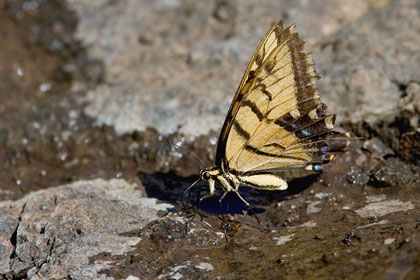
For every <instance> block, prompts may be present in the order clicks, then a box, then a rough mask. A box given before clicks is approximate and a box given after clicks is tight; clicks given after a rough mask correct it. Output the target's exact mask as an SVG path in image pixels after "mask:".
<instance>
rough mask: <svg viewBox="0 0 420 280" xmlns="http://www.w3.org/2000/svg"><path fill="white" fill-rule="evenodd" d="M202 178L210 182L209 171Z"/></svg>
mask: <svg viewBox="0 0 420 280" xmlns="http://www.w3.org/2000/svg"><path fill="white" fill-rule="evenodd" d="M202 178H203V179H204V180H206V181H208V180H210V173H208V172H207V171H206V172H204V173H203V176H202Z"/></svg>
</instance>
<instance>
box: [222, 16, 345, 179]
mask: <svg viewBox="0 0 420 280" xmlns="http://www.w3.org/2000/svg"><path fill="white" fill-rule="evenodd" d="M293 27H294V26H290V27H288V28H283V23H282V21H279V22H277V23H276V24H274V25H273V26H272V28H271V29H270V30H269V31H268V32H267V34H266V35H265V36H264V38H263V40H262V41H261V43H260V45H259V46H258V48H257V50H256V52H255V54H254V56H253V57H252V59H251V61H250V63H249V65H248V68H247V70H246V72H245V74H244V76H243V78H242V81H241V83H240V85H239V87H238V90H237V92H236V94H235V97H234V99H233V101H232V104H231V106H230V109H229V112H228V115H227V117H226V120H225V123H224V125H223V128H222V132H221V134H220V138H219V143H218V148H217V154H216V165H218V166H222V168H223V169H228V170H229V171H230V172H231V173H233V174H235V173H241V174H245V173H252V172H256V173H258V172H263V171H265V170H271V169H276V168H282V167H296V166H307V165H308V164H311V163H322V162H324V161H328V160H329V154H328V152H331V151H333V150H335V149H337V150H338V149H340V148H342V146H343V144H342V143H339V142H337V141H333V140H332V139H333V138H331V135H332V134H334V132H333V131H332V130H333V127H334V119H335V117H334V115H327V114H326V106H325V105H324V104H323V103H321V102H320V100H319V94H318V90H317V89H316V85H315V81H316V80H317V79H319V77H318V75H317V74H316V71H315V68H314V62H313V60H312V57H311V56H310V55H308V54H305V53H304V52H303V45H304V42H303V41H302V40H301V39H300V38H299V36H298V34H297V33H292V28H293Z"/></svg>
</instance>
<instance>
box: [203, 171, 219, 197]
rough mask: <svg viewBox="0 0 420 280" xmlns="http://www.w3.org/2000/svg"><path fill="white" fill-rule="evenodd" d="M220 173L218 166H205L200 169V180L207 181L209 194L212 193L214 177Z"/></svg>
mask: <svg viewBox="0 0 420 280" xmlns="http://www.w3.org/2000/svg"><path fill="white" fill-rule="evenodd" d="M220 175H221V170H220V168H218V167H210V168H205V169H202V170H201V171H200V178H201V180H204V181H207V182H209V188H210V194H211V195H212V194H213V193H214V190H215V186H214V184H215V182H216V178H217V177H218V176H220Z"/></svg>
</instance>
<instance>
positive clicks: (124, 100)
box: [68, 0, 374, 138]
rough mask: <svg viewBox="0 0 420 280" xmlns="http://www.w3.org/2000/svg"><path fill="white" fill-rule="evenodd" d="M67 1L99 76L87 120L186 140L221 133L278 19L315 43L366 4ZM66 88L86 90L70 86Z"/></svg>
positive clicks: (365, 8)
mask: <svg viewBox="0 0 420 280" xmlns="http://www.w3.org/2000/svg"><path fill="white" fill-rule="evenodd" d="M372 2H374V1H372ZM68 3H69V5H70V7H71V8H72V9H73V10H75V12H76V14H77V16H78V18H79V24H78V29H77V34H76V36H77V37H78V39H80V41H81V42H82V44H83V45H84V46H86V49H87V51H88V54H89V56H90V57H91V58H92V59H98V60H100V61H102V62H103V64H104V68H105V73H106V74H105V78H104V79H105V81H104V82H103V83H102V84H101V85H99V86H97V87H96V88H94V89H91V90H89V93H88V95H87V97H86V100H85V101H87V103H88V106H87V107H86V110H85V112H86V114H87V115H89V116H91V117H93V118H94V119H96V122H97V124H98V125H102V124H107V125H111V126H113V127H114V128H115V130H116V131H117V133H127V132H132V131H133V130H140V131H142V130H144V129H145V128H146V127H153V128H155V129H157V130H158V131H159V132H161V133H163V134H168V133H171V132H175V131H178V130H179V131H180V132H183V133H185V134H186V135H187V136H188V138H191V137H196V136H198V135H202V134H207V133H208V132H209V131H210V130H212V129H213V130H219V129H220V127H221V126H222V124H223V120H224V117H225V115H226V111H227V109H228V107H229V104H230V102H231V99H232V97H233V95H234V92H235V89H236V87H237V85H238V84H239V81H240V78H241V76H242V74H243V72H244V69H245V67H246V65H247V63H248V61H249V59H250V58H251V56H252V54H253V51H254V50H255V47H256V46H257V44H258V42H259V41H260V40H261V38H262V36H263V35H264V33H265V32H266V31H267V30H268V29H269V27H270V26H271V24H272V23H274V22H275V21H277V20H279V19H280V18H283V19H284V20H285V21H286V24H291V23H296V24H297V26H298V31H299V32H301V33H302V35H303V38H304V40H306V41H308V42H309V45H314V44H315V43H317V42H319V41H320V40H321V39H322V38H323V37H325V36H328V35H331V34H332V33H334V32H336V31H337V30H339V28H340V27H341V26H343V25H345V24H347V23H348V22H351V21H353V20H355V19H357V18H359V17H360V16H362V15H363V14H365V13H366V12H368V11H369V4H368V3H369V1H361V0H357V1H352V2H351V4H350V3H346V2H337V1H309V2H308V1H293V2H291V1H286V0H284V1H265V3H260V2H259V1H255V2H252V1H251V2H247V3H243V2H239V1H237V2H234V1H232V2H231V1H206V2H204V1H155V2H153V4H151V3H150V2H149V1H137V0H122V1H115V2H111V3H110V2H109V1H106V0H102V1H94V2H90V1H79V0H69V1H68ZM306 11H311V13H308V12H306ZM331 14H334V17H332V16H331ZM73 89H74V90H87V89H86V88H84V85H83V83H80V82H77V81H76V82H75V83H74V84H73Z"/></svg>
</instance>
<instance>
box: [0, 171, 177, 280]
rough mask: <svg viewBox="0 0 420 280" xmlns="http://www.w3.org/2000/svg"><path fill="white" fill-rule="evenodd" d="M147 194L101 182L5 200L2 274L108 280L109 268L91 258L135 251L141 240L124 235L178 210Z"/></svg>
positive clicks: (116, 182)
mask: <svg viewBox="0 0 420 280" xmlns="http://www.w3.org/2000/svg"><path fill="white" fill-rule="evenodd" d="M143 195H144V192H143V191H142V190H141V188H140V186H137V185H136V184H129V183H127V182H126V181H125V180H120V179H113V180H110V181H104V180H101V179H97V180H92V181H79V182H75V183H73V184H70V185H64V186H60V187H56V188H51V189H46V190H41V191H37V192H34V193H30V194H28V195H26V196H25V197H23V198H22V199H19V200H17V201H6V202H0V212H1V213H2V216H1V217H2V220H1V221H0V227H1V228H2V230H1V231H0V234H1V235H0V242H1V243H0V250H1V253H2V254H1V256H5V257H2V258H1V259H0V268H1V270H0V273H1V274H3V275H14V276H19V275H21V276H23V275H25V274H27V276H28V277H30V276H31V277H35V278H34V279H45V278H48V279H59V278H60V279H61V278H68V277H70V278H76V279H92V278H98V277H100V278H103V279H104V277H103V276H101V275H100V272H101V271H102V270H104V269H106V268H109V264H107V263H105V262H101V261H98V260H96V261H95V262H93V263H92V262H91V261H90V259H91V258H92V257H94V256H96V255H100V254H108V255H121V254H124V253H126V252H128V251H130V250H132V249H131V248H132V247H133V246H134V245H135V244H136V243H138V241H139V240H140V239H139V238H138V237H127V236H124V235H122V234H123V233H125V232H131V231H138V230H140V229H142V228H143V227H144V226H145V225H147V224H148V223H150V222H151V221H153V220H156V219H158V218H159V217H160V216H161V215H162V214H163V213H165V212H166V211H167V208H171V207H172V205H170V204H159V203H157V201H156V199H153V198H145V197H143ZM3 229H4V230H3ZM14 232H15V235H14Z"/></svg>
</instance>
